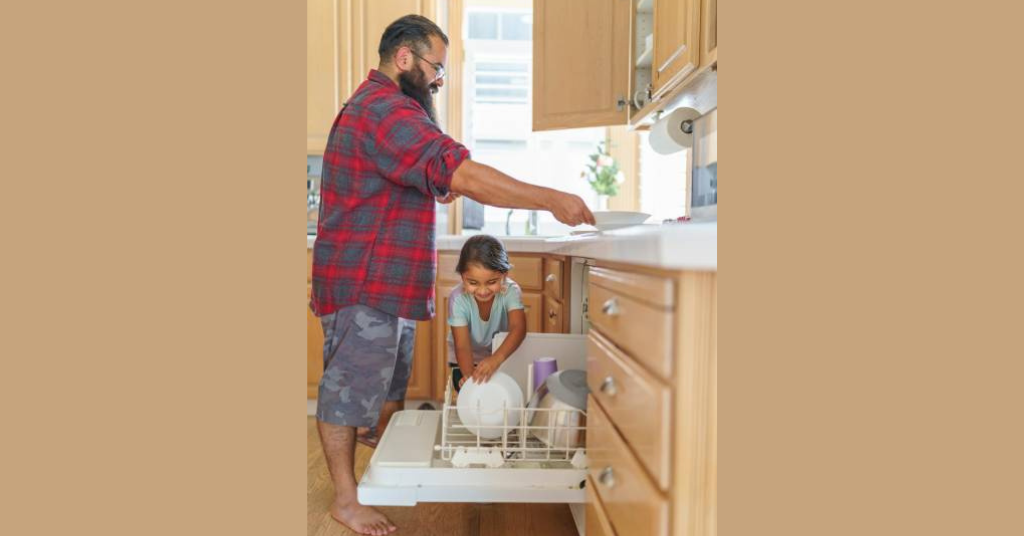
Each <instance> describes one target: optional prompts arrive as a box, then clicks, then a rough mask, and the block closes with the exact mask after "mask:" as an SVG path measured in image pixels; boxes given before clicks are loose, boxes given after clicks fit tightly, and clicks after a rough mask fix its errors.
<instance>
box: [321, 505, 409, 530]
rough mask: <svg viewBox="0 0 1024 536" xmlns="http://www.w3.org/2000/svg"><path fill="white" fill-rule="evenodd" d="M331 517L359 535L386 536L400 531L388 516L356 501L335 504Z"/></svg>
mask: <svg viewBox="0 0 1024 536" xmlns="http://www.w3.org/2000/svg"><path fill="white" fill-rule="evenodd" d="M331 517H333V518H334V519H335V520H336V521H337V522H339V523H341V524H342V525H345V526H346V527H348V528H350V529H352V530H354V531H356V532H358V533H359V534H371V535H373V536H384V535H385V534H390V533H392V532H394V531H396V530H398V527H396V526H395V525H393V524H392V523H391V521H390V520H388V518H387V516H385V515H384V514H382V513H380V512H378V511H377V510H376V509H375V508H371V507H369V506H364V505H362V504H359V503H358V502H356V501H352V502H350V503H347V504H341V503H338V502H335V503H334V504H332V505H331Z"/></svg>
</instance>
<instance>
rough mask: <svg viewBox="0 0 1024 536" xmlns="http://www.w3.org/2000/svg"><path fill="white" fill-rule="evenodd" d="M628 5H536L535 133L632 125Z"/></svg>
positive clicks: (605, 1)
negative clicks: (629, 106)
mask: <svg viewBox="0 0 1024 536" xmlns="http://www.w3.org/2000/svg"><path fill="white" fill-rule="evenodd" d="M629 3H630V2H628V1H624V0H559V1H557V2H552V1H549V0H548V1H545V0H534V2H533V130H535V131H536V130H552V129H559V128H579V127H595V126H606V125H623V124H625V123H626V121H627V106H626V102H627V100H628V99H627V91H628V87H627V85H628V79H627V77H626V71H627V68H628V65H627V61H628V57H627V52H628V50H629V44H628V39H629Z"/></svg>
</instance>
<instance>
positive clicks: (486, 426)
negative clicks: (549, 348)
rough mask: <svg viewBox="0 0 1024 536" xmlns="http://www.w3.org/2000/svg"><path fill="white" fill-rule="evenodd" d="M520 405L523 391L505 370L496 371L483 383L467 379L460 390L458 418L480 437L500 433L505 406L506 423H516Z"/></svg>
mask: <svg viewBox="0 0 1024 536" xmlns="http://www.w3.org/2000/svg"><path fill="white" fill-rule="evenodd" d="M522 407H523V391H522V390H521V389H520V388H519V384H517V383H516V381H515V380H514V379H513V378H512V376H509V375H508V374H505V373H504V372H495V373H494V375H493V376H491V379H490V380H488V381H487V383H484V384H478V383H476V382H474V381H473V380H472V378H471V379H469V380H466V383H465V384H464V385H463V386H462V390H460V391H459V402H458V407H457V410H458V413H459V420H461V421H462V424H464V425H465V426H466V428H467V429H468V430H469V431H470V432H473V433H474V434H476V435H477V436H479V437H480V438H482V439H495V438H499V437H501V431H502V426H503V425H504V423H505V413H506V412H505V409H508V412H507V413H508V426H509V427H514V426H518V425H519V413H520V410H521V409H522Z"/></svg>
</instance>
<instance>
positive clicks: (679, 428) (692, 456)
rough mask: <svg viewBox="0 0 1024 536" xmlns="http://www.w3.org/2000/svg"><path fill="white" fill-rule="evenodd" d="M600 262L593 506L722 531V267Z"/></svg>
mask: <svg viewBox="0 0 1024 536" xmlns="http://www.w3.org/2000/svg"><path fill="white" fill-rule="evenodd" d="M595 264H596V266H594V267H593V268H591V270H590V277H589V283H588V286H587V292H588V298H589V303H590V307H589V311H590V319H591V326H590V330H589V332H588V335H587V383H588V386H589V388H590V393H591V395H590V398H589V399H588V400H589V403H588V406H587V455H588V457H589V459H590V467H589V476H590V478H591V480H592V482H593V485H594V488H595V493H594V494H593V495H588V498H587V500H588V502H591V503H593V505H590V504H588V510H587V512H588V515H589V516H592V517H594V518H598V523H601V521H600V518H599V516H600V514H601V513H604V514H605V517H606V518H607V520H608V521H609V524H610V527H611V529H612V530H613V531H614V532H615V533H618V534H624V533H625V534H633V533H636V534H657V535H667V534H672V535H674V536H705V535H713V534H715V530H716V519H715V518H716V515H717V495H716V493H717V476H718V472H717V455H716V452H715V449H716V448H717V429H718V428H717V407H718V406H717V401H716V397H717V386H716V382H717V366H718V365H717V352H718V349H717V348H718V347H717V330H718V328H717V314H718V310H717V299H718V298H717V288H718V287H717V274H715V273H713V272H666V271H661V270H654V269H650V268H642V267H631V266H623V265H614V266H607V265H604V264H603V263H600V262H598V263H595ZM602 530H603V531H604V532H608V529H607V528H606V527H604V526H603V525H602Z"/></svg>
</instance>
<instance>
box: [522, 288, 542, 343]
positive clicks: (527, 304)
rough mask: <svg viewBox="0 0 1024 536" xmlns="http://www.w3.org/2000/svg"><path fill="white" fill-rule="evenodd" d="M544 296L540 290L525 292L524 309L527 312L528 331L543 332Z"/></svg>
mask: <svg viewBox="0 0 1024 536" xmlns="http://www.w3.org/2000/svg"><path fill="white" fill-rule="evenodd" d="M543 302H544V297H543V296H541V295H540V293H539V292H524V293H523V309H524V311H523V312H524V313H526V331H527V332H529V333H543V332H544V320H543V310H542V305H541V304H542V303H543Z"/></svg>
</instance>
